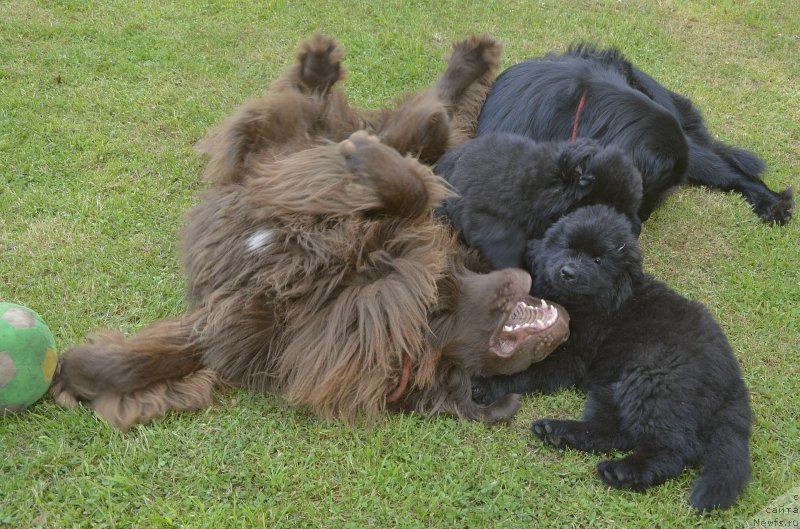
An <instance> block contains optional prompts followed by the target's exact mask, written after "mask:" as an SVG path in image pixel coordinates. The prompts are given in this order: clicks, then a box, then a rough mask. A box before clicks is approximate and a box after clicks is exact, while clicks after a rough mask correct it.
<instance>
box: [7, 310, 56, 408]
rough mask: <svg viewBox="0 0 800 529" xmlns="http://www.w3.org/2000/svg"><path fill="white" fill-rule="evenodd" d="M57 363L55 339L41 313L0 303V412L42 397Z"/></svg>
mask: <svg viewBox="0 0 800 529" xmlns="http://www.w3.org/2000/svg"><path fill="white" fill-rule="evenodd" d="M57 363H58V357H57V356H56V341H55V340H54V339H53V334H52V333H51V332H50V329H48V328H47V325H45V323H44V320H42V318H41V316H39V315H38V314H36V313H35V312H34V311H32V310H31V309H29V308H27V307H23V306H21V305H15V304H13V303H0V415H6V414H9V413H14V412H18V411H21V410H24V409H25V408H27V407H28V406H30V405H31V404H33V403H34V402H36V401H37V400H39V398H41V396H42V395H44V394H45V392H47V388H49V387H50V382H51V381H52V380H53V373H55V371H56V365H57Z"/></svg>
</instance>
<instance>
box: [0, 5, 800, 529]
mask: <svg viewBox="0 0 800 529" xmlns="http://www.w3.org/2000/svg"><path fill="white" fill-rule="evenodd" d="M798 28H800V9H798V8H797V4H796V2H795V1H794V0H780V1H774V0H751V1H747V2H744V1H736V2H734V1H723V2H712V1H702V2H684V1H671V0H663V1H659V2H654V1H649V0H640V1H636V2H629V1H624V2H614V1H598V2H591V3H585V2H570V1H564V0H561V1H550V0H547V1H542V2H535V3H534V2H502V3H501V2H497V3H494V2H486V1H483V2H472V1H464V0H461V1H450V0H436V1H429V2H419V3H415V4H414V5H411V3H405V2H391V3H386V2H364V1H359V2H346V3H341V2H308V3H304V2H288V1H272V2H258V3H255V2H254V3H249V2H248V3H239V2H227V1H225V2H223V1H219V2H212V1H198V0H193V1H191V2H190V1H186V2H175V3H173V2H164V1H161V2H152V1H141V2H126V1H106V0H102V1H93V2H86V1H77V0H74V1H54V0H50V1H44V0H42V1H38V2H37V1H25V0H17V1H6V0H0V252H1V253H0V300H2V301H10V302H15V303H20V304H23V305H27V306H29V307H31V308H33V309H35V310H37V311H38V312H39V313H40V314H41V315H42V316H43V317H44V319H45V321H47V322H48V324H49V325H50V327H51V329H52V330H53V333H54V335H55V337H56V340H57V343H58V346H59V348H60V349H61V350H63V349H65V348H66V347H68V346H69V345H71V344H75V343H78V342H80V341H81V340H83V339H84V338H85V336H86V335H87V334H89V333H91V332H92V331H93V330H95V329H98V328H119V329H122V330H123V331H125V332H132V331H135V330H136V329H137V328H140V327H141V326H143V325H146V324H147V323H149V322H151V321H153V320H155V319H158V318H162V317H165V316H170V315H175V314H178V313H180V312H181V311H182V309H183V308H184V307H185V300H184V297H183V284H184V279H183V276H182V272H181V269H180V264H179V263H180V261H179V255H178V252H179V242H178V241H179V237H180V232H181V226H182V224H183V219H184V213H185V211H186V210H187V208H188V207H190V206H191V205H192V204H194V203H196V202H197V200H198V198H197V197H198V192H199V190H201V189H202V187H203V183H202V182H201V180H200V172H201V168H202V160H201V159H199V157H198V156H197V154H196V153H195V151H194V145H195V143H196V142H197V141H198V140H199V139H201V138H202V137H203V135H204V134H205V132H206V131H207V130H208V128H209V127H210V126H211V125H212V124H214V123H215V122H217V121H218V120H220V119H221V118H223V117H224V116H226V115H227V114H229V113H230V112H231V111H232V109H233V108H235V106H236V105H237V104H239V103H241V102H242V101H244V100H245V99H246V98H248V97H249V96H251V95H255V94H259V93H261V92H262V91H263V89H264V87H265V86H266V85H267V84H268V83H269V82H270V81H271V80H272V79H274V78H275V77H276V76H277V75H279V73H280V72H281V70H282V69H283V68H284V67H285V66H287V65H288V64H290V63H291V62H292V61H293V57H294V54H295V50H296V46H297V43H298V42H299V41H300V40H301V39H303V38H304V37H306V36H307V35H309V34H311V33H313V32H314V31H315V30H317V29H320V30H322V31H324V32H326V33H328V34H332V35H335V36H337V37H339V38H340V39H341V41H342V42H343V44H344V45H345V47H346V48H347V51H348V55H347V57H346V65H347V67H348V69H349V75H348V80H347V81H346V82H345V83H344V88H345V90H346V92H347V93H348V95H349V97H350V98H351V100H352V102H354V103H356V104H358V105H361V106H367V107H375V106H379V105H385V104H389V103H390V102H391V100H392V98H393V97H394V96H396V95H398V94H400V93H402V92H404V91H408V90H413V89H417V88H421V87H425V86H427V85H429V84H430V83H431V82H432V81H433V80H434V79H435V78H436V76H437V74H438V73H439V72H440V71H441V70H442V68H443V66H444V62H443V60H442V56H443V55H444V54H445V53H446V52H447V51H448V50H449V47H450V43H451V42H452V41H453V40H456V39H461V38H464V37H465V36H467V35H468V34H469V33H471V32H488V33H490V34H492V35H493V36H494V37H496V38H498V39H500V40H502V41H503V42H504V43H505V45H506V49H505V55H504V57H505V58H504V64H506V65H509V64H512V63H514V62H516V61H519V60H521V59H524V58H526V57H529V56H532V55H538V54H541V53H544V52H547V51H550V50H562V49H564V48H565V47H566V45H567V44H568V43H569V42H571V41H573V40H584V39H591V40H595V41H597V42H599V43H601V44H604V45H618V46H620V47H621V48H622V50H623V51H624V53H625V54H626V55H627V56H628V57H629V58H631V59H632V60H633V61H634V62H635V63H637V64H638V65H639V66H640V67H641V68H642V69H643V70H645V71H647V72H649V73H650V74H651V75H653V76H654V77H656V78H657V79H658V80H660V81H661V82H662V83H664V84H665V85H666V86H668V87H670V88H672V89H673V90H676V91H678V92H680V93H683V94H685V95H687V96H689V97H690V98H691V99H693V100H694V101H695V102H696V103H697V105H698V106H699V107H700V108H701V109H702V110H703V112H704V115H705V118H706V120H707V122H708V124H709V128H710V129H711V131H712V132H713V133H714V134H715V135H716V136H718V137H719V138H721V139H723V140H725V141H727V142H729V143H732V144H734V145H738V146H742V147H745V148H747V149H750V150H752V151H755V152H756V153H758V154H759V155H760V156H761V157H762V158H763V159H764V160H765V161H766V162H767V164H768V166H769V170H768V171H767V173H766V174H765V179H766V181H767V182H768V183H769V184H770V186H771V187H773V188H779V189H783V188H784V187H786V186H788V185H793V186H794V187H795V188H796V189H798V190H800V176H798V165H799V164H800V110H798V109H799V108H800V34H798V31H799V30H798ZM642 240H643V246H644V249H645V266H646V268H647V269H648V270H649V271H651V272H652V273H654V274H655V275H656V276H658V277H660V278H662V279H664V280H666V281H668V282H669V283H670V284H671V285H672V286H674V287H675V288H676V289H678V290H679V291H680V292H682V293H684V294H686V295H688V296H690V297H692V298H695V299H699V300H701V301H703V302H705V303H706V304H707V305H708V306H709V307H710V308H711V310H712V311H713V313H714V314H715V315H716V316H717V318H718V319H719V321H720V322H721V323H722V326H723V327H724V329H725V330H726V332H727V334H728V336H729V338H730V341H731V343H732V345H733V347H734V349H735V351H736V354H737V356H738V358H739V360H740V361H741V364H742V366H743V370H744V376H745V379H746V381H747V383H748V386H749V387H750V390H751V395H752V401H753V407H754V409H755V413H756V421H755V425H754V433H753V439H752V452H753V461H754V474H753V480H752V482H751V484H750V486H749V488H748V489H747V491H746V493H745V494H744V496H743V497H742V498H741V500H740V501H739V502H738V504H737V505H735V506H734V507H733V508H732V509H731V510H729V511H726V512H722V513H713V514H711V515H708V516H702V517H701V516H697V515H695V514H693V513H692V512H691V511H690V508H689V503H688V495H689V489H690V486H691V483H692V481H693V479H694V478H695V477H696V472H695V471H693V470H692V471H686V472H684V474H682V475H681V476H680V477H679V478H678V479H675V480H672V481H670V482H668V483H666V484H665V485H663V486H659V487H656V488H654V489H651V490H648V491H646V492H643V493H634V492H627V491H617V490H610V489H608V488H606V487H605V486H604V485H603V484H602V483H601V482H600V481H599V480H598V479H597V478H596V477H595V475H594V468H595V465H596V464H597V463H598V462H599V461H600V460H601V458H600V456H596V455H588V454H584V453H580V452H574V451H567V452H560V451H557V450H553V449H550V448H547V447H545V446H543V445H542V444H541V443H540V442H538V441H537V440H535V439H534V438H533V436H532V435H531V434H529V433H528V430H527V429H528V426H529V425H530V422H531V420H532V419H534V418H537V417H542V416H555V417H576V416H577V415H578V414H579V413H580V410H581V408H582V405H583V400H584V399H583V396H582V395H580V394H579V393H577V392H576V391H572V390H568V391H562V392H559V393H556V394H554V395H550V396H534V397H526V398H525V400H524V404H523V408H522V410H521V413H520V416H519V419H518V420H517V421H516V422H515V423H514V424H513V425H512V426H511V427H510V428H504V427H503V428H495V429H489V428H486V427H484V426H482V425H480V424H474V423H459V422H457V421H455V420H452V419H449V418H440V419H427V420H426V419H421V418H419V417H416V416H390V417H386V419H385V420H382V421H380V422H379V423H378V424H376V425H374V426H371V427H367V426H365V425H358V426H356V427H348V426H344V425H341V424H336V423H329V422H324V421H321V420H318V419H316V418H314V417H313V416H311V415H309V414H308V413H306V412H304V411H303V410H296V409H290V408H288V407H287V406H285V405H284V404H282V403H281V401H280V400H279V399H277V398H275V397H272V396H264V395H255V394H251V393H247V392H245V391H239V390H228V391H225V392H221V393H220V394H219V395H218V396H217V398H216V400H215V402H214V405H213V406H212V407H210V408H208V409H206V410H203V411H200V412H196V413H186V414H182V415H169V416H168V417H166V418H165V419H163V420H160V421H156V422H155V423H153V424H151V425H148V426H143V427H135V428H133V429H132V430H131V431H130V432H129V433H128V434H122V433H120V432H119V431H117V430H114V429H112V428H110V427H109V426H107V425H106V424H104V423H103V422H102V421H100V420H99V419H97V418H96V416H95V415H94V414H93V413H92V412H90V411H89V410H87V409H77V410H73V411H66V410H63V409H60V408H58V407H57V406H56V405H54V404H53V403H52V402H51V401H50V400H49V399H44V400H43V401H41V402H40V403H38V404H37V405H35V406H33V407H32V408H30V409H29V410H28V411H26V412H24V413H23V414H20V415H18V416H11V417H4V418H0V450H1V451H2V458H0V527H9V528H25V527H36V526H41V527H147V528H152V527H192V528H194V527H211V528H228V527H290V528H292V527H358V528H360V527H381V528H382V527H437V528H438V527H532V526H533V527H535V526H539V527H622V528H627V527H647V528H652V527H681V528H684V527H723V528H736V527H744V526H745V524H747V523H750V521H752V520H753V519H754V518H755V519H758V520H761V521H766V520H768V519H769V520H774V519H775V517H776V516H785V515H781V514H778V515H775V514H771V513H765V512H763V509H764V507H765V506H766V505H768V504H769V503H770V502H771V501H772V500H773V499H775V498H777V497H778V496H781V495H782V494H785V493H786V492H788V491H791V490H792V489H794V491H795V492H794V494H795V496H794V500H792V501H794V508H797V507H798V501H797V494H798V493H800V489H798V487H800V392H798V388H799V387H800V383H798V380H800V367H798V365H800V336H799V334H798V333H799V332H800V245H799V244H798V243H799V242H800V220H795V221H793V222H792V223H791V224H790V225H789V226H786V227H783V228H775V227H770V226H766V225H763V224H761V223H760V222H759V221H758V219H757V218H756V216H755V215H754V214H753V213H752V212H751V211H750V209H749V207H748V206H747V204H746V203H745V202H744V200H743V199H741V198H740V197H738V196H737V195H732V194H724V193H720V192H717V191H709V190H705V189H689V188H686V189H682V190H680V191H678V192H677V193H675V194H674V195H673V196H672V197H671V198H670V199H669V200H668V202H667V203H666V204H665V205H664V206H663V207H662V208H661V209H660V210H658V211H657V212H656V214H655V215H654V217H653V218H652V219H651V220H650V221H649V222H648V223H647V224H646V225H645V228H644V232H643V234H642ZM790 499H791V498H790ZM786 501H790V500H785V499H784V500H780V501H779V504H780V505H783V506H785V507H791V505H786V504H785V503H786ZM780 502H784V503H780ZM792 516H794V520H795V523H798V524H800V521H798V520H799V519H800V515H798V514H793V515H792ZM795 527H797V525H795Z"/></svg>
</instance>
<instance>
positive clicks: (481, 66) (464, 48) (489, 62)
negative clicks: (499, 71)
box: [449, 35, 503, 76]
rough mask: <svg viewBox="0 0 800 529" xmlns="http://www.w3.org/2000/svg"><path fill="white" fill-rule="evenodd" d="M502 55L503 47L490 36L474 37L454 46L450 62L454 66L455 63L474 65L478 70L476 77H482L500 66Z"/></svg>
mask: <svg viewBox="0 0 800 529" xmlns="http://www.w3.org/2000/svg"><path fill="white" fill-rule="evenodd" d="M502 54H503V45H502V44H500V43H499V42H497V41H496V40H494V39H493V38H492V37H490V36H489V35H472V36H470V37H469V38H468V39H466V40H462V41H460V42H456V43H455V44H454V45H453V53H452V55H451V56H450V60H449V62H450V63H451V64H452V63H453V62H454V61H463V62H464V63H465V64H468V65H472V66H473V67H475V68H476V70H475V74H476V76H480V75H483V73H484V72H486V71H487V70H491V69H493V68H497V67H498V66H500V57H501V56H502Z"/></svg>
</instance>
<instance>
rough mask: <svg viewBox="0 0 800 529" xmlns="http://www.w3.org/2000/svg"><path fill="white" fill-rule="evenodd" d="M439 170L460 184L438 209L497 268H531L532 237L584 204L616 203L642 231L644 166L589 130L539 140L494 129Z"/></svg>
mask: <svg viewBox="0 0 800 529" xmlns="http://www.w3.org/2000/svg"><path fill="white" fill-rule="evenodd" d="M436 173H437V174H439V175H440V176H442V177H443V178H444V179H445V180H447V181H448V182H449V183H450V185H451V186H452V187H453V188H454V189H455V190H456V191H457V192H458V196H454V197H448V198H447V199H445V201H444V203H443V204H442V205H441V206H440V207H439V208H438V209H437V215H439V216H446V217H447V218H448V219H449V220H450V222H451V223H452V224H453V227H454V228H456V229H457V230H458V231H459V232H460V233H461V237H462V238H463V240H464V241H465V242H466V243H467V244H468V245H469V246H471V247H473V248H477V249H479V250H480V251H481V253H482V254H483V255H484V257H486V258H487V259H488V261H489V262H490V263H491V265H492V267H493V268H494V269H496V270H500V269H503V268H526V269H527V268H528V262H527V259H525V251H526V247H527V244H528V242H529V241H531V240H533V239H538V238H541V237H542V235H544V232H545V230H547V228H548V227H550V225H551V224H553V223H554V222H555V221H557V220H558V219H559V218H561V216H562V215H564V214H566V213H569V212H570V211H573V210H575V209H577V208H579V207H581V206H589V205H592V204H607V205H610V206H613V207H615V208H616V209H617V210H618V211H620V212H621V213H624V214H626V215H627V216H628V218H629V219H630V220H631V222H632V223H634V230H635V231H636V232H637V233H638V231H639V227H640V222H639V218H638V217H637V216H636V212H637V211H638V209H639V204H640V203H641V201H642V177H641V175H640V174H639V171H637V170H636V167H634V165H633V163H632V162H631V159H630V157H628V156H627V155H626V154H625V153H624V152H623V151H622V150H621V149H619V148H618V147H615V146H613V145H609V146H605V147H604V146H603V145H601V144H600V143H599V142H597V141H595V140H592V139H589V138H580V139H578V140H576V141H574V142H568V141H564V142H535V141H533V140H531V139H530V138H528V137H526V136H522V135H519V134H510V133H493V134H487V135H484V136H481V137H479V138H476V139H473V140H469V141H468V142H466V143H463V144H461V145H459V146H458V147H456V148H454V149H450V150H449V151H447V153H446V154H445V155H444V157H443V158H442V159H441V161H440V162H439V164H438V165H437V166H436ZM529 271H530V272H531V273H533V271H532V270H529Z"/></svg>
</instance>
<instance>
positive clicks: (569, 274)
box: [561, 265, 575, 281]
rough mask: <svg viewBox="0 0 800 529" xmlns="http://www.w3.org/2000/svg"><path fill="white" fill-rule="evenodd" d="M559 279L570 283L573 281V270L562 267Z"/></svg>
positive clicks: (566, 266)
mask: <svg viewBox="0 0 800 529" xmlns="http://www.w3.org/2000/svg"><path fill="white" fill-rule="evenodd" d="M561 279H563V280H565V281H572V280H573V279H575V269H574V268H572V267H571V266H570V265H564V266H562V267H561Z"/></svg>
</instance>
